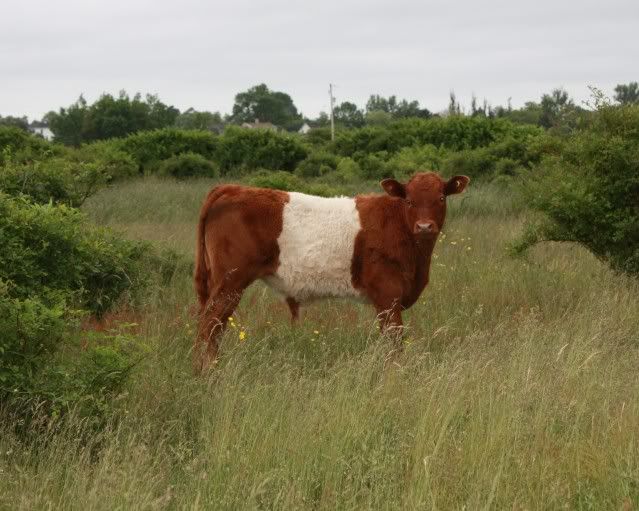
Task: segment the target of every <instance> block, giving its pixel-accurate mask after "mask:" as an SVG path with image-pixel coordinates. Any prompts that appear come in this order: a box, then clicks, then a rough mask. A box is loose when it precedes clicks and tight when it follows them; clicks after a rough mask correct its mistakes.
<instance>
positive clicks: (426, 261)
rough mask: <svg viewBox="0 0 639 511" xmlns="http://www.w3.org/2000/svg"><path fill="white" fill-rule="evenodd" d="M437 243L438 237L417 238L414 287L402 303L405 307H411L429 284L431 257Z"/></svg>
mask: <svg viewBox="0 0 639 511" xmlns="http://www.w3.org/2000/svg"><path fill="white" fill-rule="evenodd" d="M436 243H437V238H436V237H435V238H428V239H425V238H415V245H414V246H415V253H416V258H415V259H416V263H417V265H416V268H415V280H414V282H413V287H412V289H411V290H410V292H409V293H408V294H407V296H405V297H404V300H403V302H404V303H403V304H402V305H403V306H404V307H410V306H411V305H413V304H414V303H415V302H416V301H417V299H418V298H419V295H421V293H422V291H424V288H425V287H426V285H427V284H428V279H429V275H430V264H431V257H432V255H433V250H434V248H435V244H436Z"/></svg>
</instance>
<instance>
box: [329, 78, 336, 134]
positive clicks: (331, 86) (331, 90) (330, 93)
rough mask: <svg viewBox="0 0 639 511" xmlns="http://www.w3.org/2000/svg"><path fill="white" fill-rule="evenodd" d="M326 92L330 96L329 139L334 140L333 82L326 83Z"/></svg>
mask: <svg viewBox="0 0 639 511" xmlns="http://www.w3.org/2000/svg"><path fill="white" fill-rule="evenodd" d="M328 94H329V96H330V98H331V140H335V117H334V115H333V106H334V105H335V98H334V97H333V84H332V83H329V84H328Z"/></svg>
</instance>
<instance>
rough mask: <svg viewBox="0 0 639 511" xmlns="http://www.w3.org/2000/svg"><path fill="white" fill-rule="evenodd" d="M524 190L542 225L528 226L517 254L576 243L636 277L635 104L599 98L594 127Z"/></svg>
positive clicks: (638, 139)
mask: <svg viewBox="0 0 639 511" xmlns="http://www.w3.org/2000/svg"><path fill="white" fill-rule="evenodd" d="M525 192H526V196H527V198H528V200H529V201H530V204H531V205H532V207H533V208H535V209H538V210H539V211H541V212H542V213H544V216H545V221H544V222H542V223H539V224H531V225H529V226H528V230H527V231H526V233H525V234H524V235H523V236H522V238H521V239H520V241H519V243H518V244H517V245H516V247H515V248H516V250H518V251H522V250H524V249H526V248H527V247H529V246H531V245H532V244H534V243H536V242H538V241H542V240H552V241H570V242H576V243H580V244H582V245H584V246H585V247H587V248H588V249H589V250H590V251H591V252H592V253H593V254H595V255H596V256H597V257H599V258H601V259H602V260H604V261H607V262H608V263H609V264H610V265H611V266H612V268H614V269H615V270H618V271H623V272H627V273H630V274H635V275H639V199H638V197H639V106H632V105H624V106H619V107H616V106H611V105H609V104H607V103H605V102H602V101H601V100H600V101H599V105H598V111H597V114H596V117H595V119H594V122H593V124H592V125H591V126H590V127H589V128H588V129H585V130H582V131H580V132H579V133H577V134H575V135H574V136H573V137H572V138H571V139H570V140H569V141H568V142H567V143H566V145H565V147H564V150H563V152H562V153H561V154H559V155H552V156H548V157H547V158H546V159H545V160H543V162H542V164H541V165H540V167H539V168H537V169H535V171H534V172H532V173H531V174H530V175H529V176H528V178H527V180H526V187H525Z"/></svg>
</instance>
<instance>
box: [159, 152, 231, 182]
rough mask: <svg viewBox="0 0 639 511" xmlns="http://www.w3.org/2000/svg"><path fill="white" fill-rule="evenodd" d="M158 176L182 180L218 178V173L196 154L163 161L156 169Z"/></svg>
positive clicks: (211, 164) (212, 165)
mask: <svg viewBox="0 0 639 511" xmlns="http://www.w3.org/2000/svg"><path fill="white" fill-rule="evenodd" d="M158 174H160V175H161V176H170V177H175V178H178V179H184V178H189V177H218V176H219V171H218V169H217V167H216V166H215V165H214V164H213V163H212V162H211V161H209V160H207V159H206V158H205V157H204V156H201V155H199V154H196V153H184V154H180V155H177V156H172V157H171V158H169V159H168V160H165V161H163V162H162V163H161V164H160V167H159V169H158Z"/></svg>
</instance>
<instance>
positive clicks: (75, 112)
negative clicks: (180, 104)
mask: <svg viewBox="0 0 639 511" xmlns="http://www.w3.org/2000/svg"><path fill="white" fill-rule="evenodd" d="M178 114H179V110H178V109H177V108H175V107H172V106H168V105H165V104H164V103H162V102H161V101H160V100H159V99H158V97H157V96H154V95H151V94H147V95H146V98H145V99H144V100H143V99H142V96H141V95H140V94H139V93H138V94H135V95H134V96H133V98H131V97H129V95H128V94H127V93H126V92H125V91H121V92H120V94H119V95H118V97H117V98H116V97H114V96H112V95H111V94H103V95H102V96H100V98H99V99H98V100H97V101H96V102H95V103H93V104H92V105H88V104H87V102H86V100H85V99H84V97H82V96H80V98H79V99H78V100H77V101H76V102H75V103H73V104H72V105H70V106H69V107H68V108H61V109H60V110H59V112H57V113H56V112H52V113H50V114H48V121H49V126H50V128H51V131H52V132H53V134H54V135H55V140H56V141H58V142H62V143H63V144H66V145H71V146H79V145H80V144H81V143H83V142H92V141H95V140H104V139H108V138H116V137H124V136H126V135H129V134H131V133H135V132H137V131H141V130H153V129H158V128H163V127H166V126H172V125H173V124H174V122H175V120H176V118H177V116H178Z"/></svg>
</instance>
